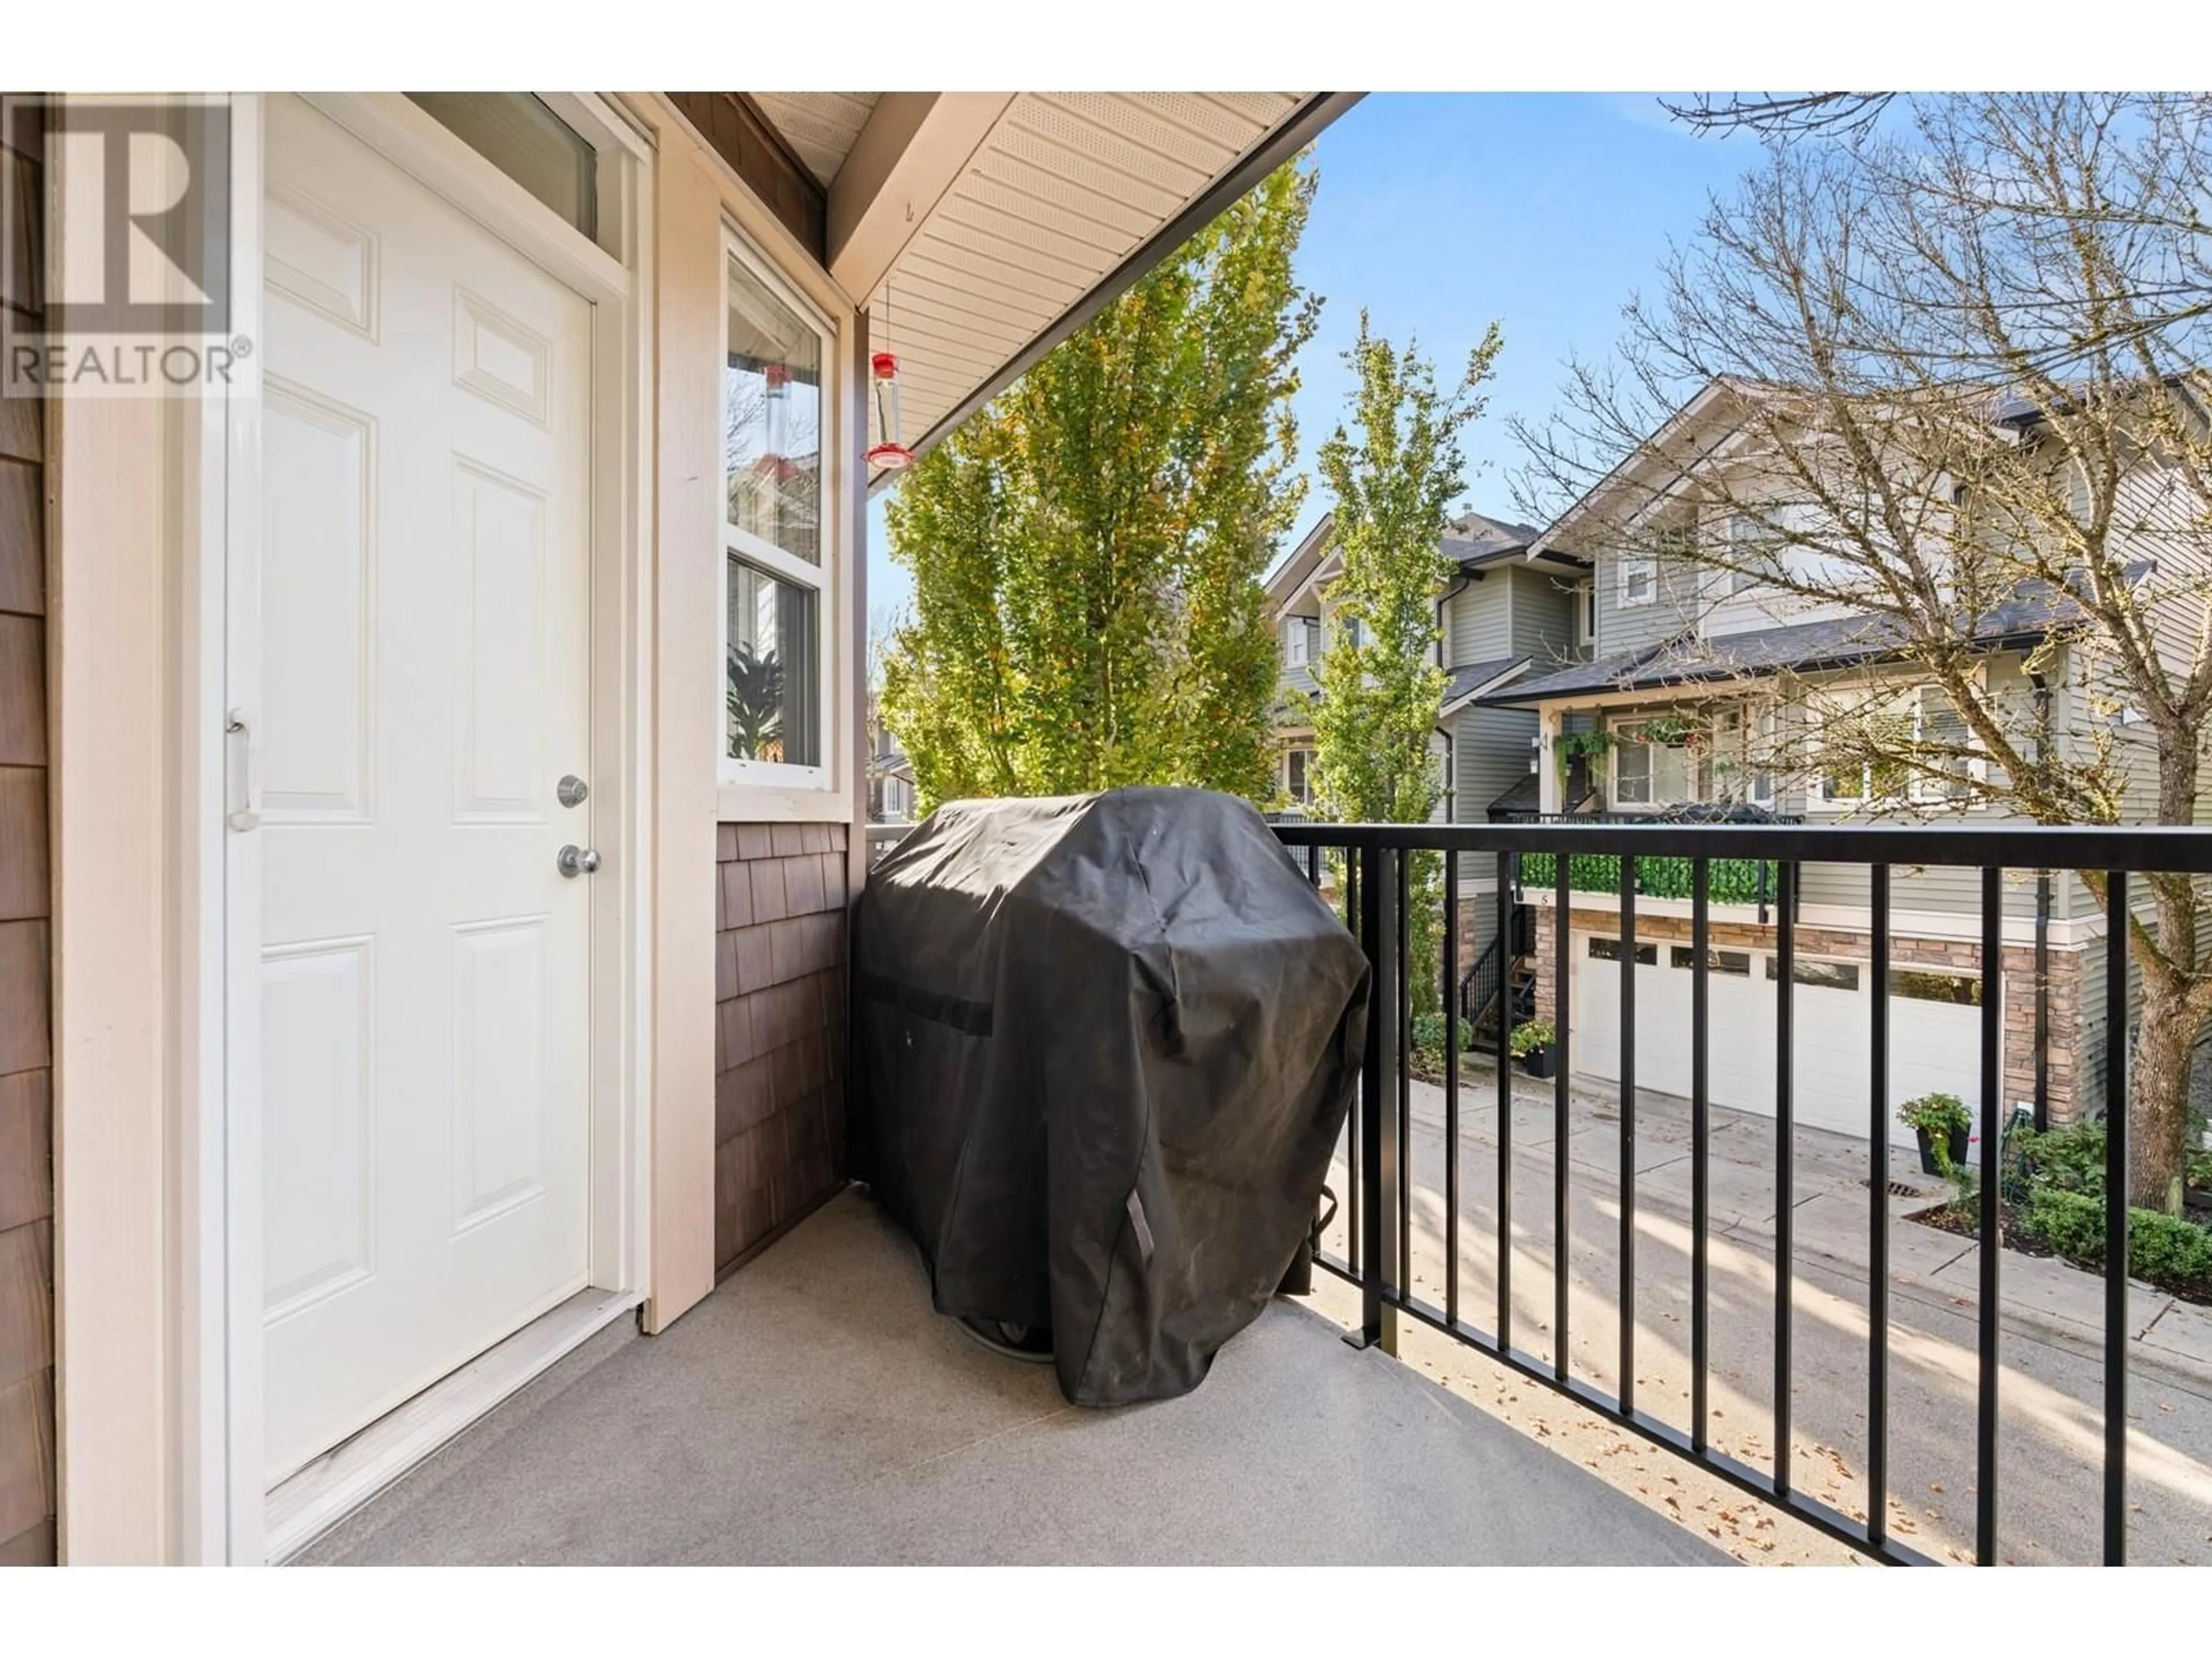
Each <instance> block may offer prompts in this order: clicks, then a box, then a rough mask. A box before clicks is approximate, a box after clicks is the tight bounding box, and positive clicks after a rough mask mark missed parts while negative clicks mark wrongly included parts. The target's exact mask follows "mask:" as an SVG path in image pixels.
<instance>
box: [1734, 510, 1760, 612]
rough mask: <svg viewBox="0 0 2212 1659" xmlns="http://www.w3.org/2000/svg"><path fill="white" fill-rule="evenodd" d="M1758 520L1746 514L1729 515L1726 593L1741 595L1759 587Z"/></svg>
mask: <svg viewBox="0 0 2212 1659" xmlns="http://www.w3.org/2000/svg"><path fill="white" fill-rule="evenodd" d="M1756 586H1759V520H1756V519H1754V518H1753V517H1752V516H1751V514H1750V513H1730V514H1729V573H1728V591H1729V592H1730V593H1741V592H1745V591H1746V590H1747V589H1749V588H1753V587H1756Z"/></svg>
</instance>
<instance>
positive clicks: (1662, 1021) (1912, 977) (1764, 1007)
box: [1570, 933, 1981, 1146]
mask: <svg viewBox="0 0 2212 1659" xmlns="http://www.w3.org/2000/svg"><path fill="white" fill-rule="evenodd" d="M1575 938H1576V948H1575V956H1574V994H1573V1007H1574V1025H1573V1028H1572V1030H1571V1039H1572V1047H1571V1050H1570V1053H1571V1059H1572V1063H1573V1066H1574V1069H1575V1072H1576V1073H1577V1075H1578V1076H1583V1077H1589V1078H1595V1079H1603V1080H1605V1081H1607V1082H1618V1081H1619V1080H1620V940H1619V939H1611V938H1607V937H1605V936H1603V935H1599V934H1580V933H1578V934H1577V935H1576V936H1575ZM1691 960H1692V957H1691V951H1690V949H1689V947H1688V946H1687V945H1676V944H1674V943H1672V942H1670V941H1667V940H1656V941H1644V942H1641V943H1639V944H1638V945H1637V947H1636V1083H1637V1086H1638V1088H1639V1089H1652V1090H1656V1091H1659V1092H1661V1093H1662V1094H1671V1095H1680V1096H1683V1097H1687V1096H1688V1095H1689V1092H1690V1048H1691V1038H1692V1021H1691V1008H1690V981H1691V973H1690V963H1691ZM1774 976H1775V958H1774V957H1773V956H1772V955H1771V953H1769V952H1767V951H1739V950H1715V951H1713V952H1712V955H1711V966H1710V968H1709V969H1708V972H1707V975H1706V984H1707V986H1708V987H1709V994H1710V997H1711V1011H1710V1022H1711V1023H1710V1036H1709V1040H1708V1044H1707V1055H1708V1062H1707V1079H1708V1087H1709V1089H1710V1091H1711V1099H1712V1101H1713V1103H1715V1104H1716V1105H1720V1106H1730V1107H1735V1108H1736V1109H1740V1110H1743V1111H1751V1112H1760V1113H1765V1114H1767V1115H1772V1113H1773V1111H1774V1085H1775V1074H1776V1065H1775V1048H1774ZM1796 981H1797V984H1796V996H1795V997H1794V998H1793V999H1792V1012H1793V1014H1794V1016H1795V1019H1796V1045H1795V1047H1796V1056H1795V1060H1794V1063H1793V1065H1792V1067H1791V1079H1792V1084H1791V1086H1792V1095H1793V1098H1794V1101H1795V1104H1796V1120H1797V1121H1798V1122H1800V1123H1802V1124H1808V1125H1810V1126H1812V1127H1815V1128H1820V1129H1832V1130H1834V1131H1835V1132H1837V1133H1840V1134H1848V1135H1856V1136H1858V1137H1860V1138H1862V1139H1863V1138H1864V1137H1865V1135H1866V1133H1867V1131H1868V1128H1869V1112H1868V1105H1867V1091H1868V1085H1869V1076H1868V1073H1869V1066H1870V1065H1871V1058H1870V1054H1869V999H1870V995H1871V991H1870V981H1871V975H1870V973H1869V969H1868V966H1867V964H1866V963H1863V962H1848V961H1831V960H1828V959H1826V958H1822V957H1805V956H1803V955H1800V956H1799V957H1798V958H1797V963H1796ZM1980 991H1981V987H1980V982H1979V981H1978V980H1977V979H1975V978H1974V977H1972V975H1960V974H1948V973H1932V972H1929V971H1925V970H1923V969H1911V970H1907V969H1899V968H1896V967H1893V968H1892V969H1891V970H1890V1016H1889V1018H1890V1044H1889V1050H1890V1087H1889V1103H1890V1108H1891V1109H1889V1110H1888V1111H1886V1112H1885V1113H1884V1114H1883V1118H1884V1121H1885V1122H1886V1123H1887V1126H1888V1133H1889V1138H1890V1139H1891V1140H1893V1141H1894V1142H1897V1143H1899V1144H1900V1145H1905V1146H1910V1145H1911V1143H1912V1132H1911V1130H1909V1129H1907V1128H1905V1126H1904V1125H1902V1124H1900V1123H1899V1122H1898V1121H1897V1119H1896V1114H1895V1106H1896V1104H1897V1103H1898V1102H1899V1101H1904V1100H1909V1099H1911V1098H1912V1097H1914V1096H1916V1095H1921V1094H1925V1093H1928V1092H1929V1091H1932V1090H1942V1091H1945V1092H1947V1093H1949V1094H1954V1095H1956V1096H1958V1097H1959V1098H1960V1099H1961V1100H1963V1101H1964V1102H1966V1105H1967V1107H1968V1109H1971V1110H1977V1111H1978V1109H1979V1106H1980V1102H1981V1082H1980V1061H1979V1059H1978V1055H1979V1054H1980V1031H1981V1009H1980Z"/></svg>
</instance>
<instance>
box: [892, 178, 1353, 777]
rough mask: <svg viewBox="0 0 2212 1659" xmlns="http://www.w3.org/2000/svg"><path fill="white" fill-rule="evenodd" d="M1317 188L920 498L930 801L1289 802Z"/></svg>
mask: <svg viewBox="0 0 2212 1659" xmlns="http://www.w3.org/2000/svg"><path fill="white" fill-rule="evenodd" d="M1314 185H1315V174H1314V173H1313V171H1312V170H1311V168H1310V167H1308V166H1305V165H1303V164H1302V163H1292V164H1290V165H1288V166H1285V167H1282V168H1279V169H1278V170H1277V171H1276V172H1275V173H1273V174H1271V175H1270V176H1269V177H1268V178H1267V179H1266V180H1265V181H1263V182H1262V183H1261V184H1260V185H1257V186H1256V187H1255V188H1254V189H1253V190H1252V191H1250V192H1249V194H1248V195H1247V196H1245V197H1243V200H1241V201H1239V202H1238V203H1237V204H1236V205H1235V206H1233V207H1231V208H1230V209H1229V210H1227V211H1226V212H1225V213H1224V214H1223V215H1222V216H1220V217H1219V218H1218V219H1217V220H1215V221H1214V222H1213V223H1212V224H1211V225H1210V226H1208V227H1207V228H1206V229H1204V230H1202V231H1200V233H1199V234H1197V235H1195V236H1194V237H1193V238H1192V239H1191V240H1189V241H1188V243H1186V244H1185V245H1184V246H1183V247H1182V250H1181V251H1180V252H1178V253H1177V254H1176V256H1175V257H1174V258H1171V259H1170V260H1169V261H1167V262H1166V263H1165V264H1163V265H1161V266H1160V267H1159V268H1158V270H1154V271H1153V272H1152V273H1151V274H1150V275H1149V276H1146V277H1145V278H1144V279H1143V280H1142V281H1141V282H1139V283H1137V284H1136V286H1135V287H1133V288H1132V289H1130V290H1129V292H1128V293H1127V294H1125V295H1122V296H1121V298H1120V299H1118V300H1116V301H1115V302H1114V303H1113V304H1112V305H1111V306H1109V307H1107V308H1106V310H1105V311H1104V312H1103V313H1102V314H1101V315H1100V316H1099V317H1097V319H1094V320H1093V321H1092V322H1091V323H1089V324H1087V325H1085V327H1084V328H1082V329H1081V330H1079V331H1078V332H1076V333H1075V334H1074V335H1073V336H1072V337H1070V338H1069V339H1068V340H1067V341H1066V343H1063V344H1062V345H1061V346H1060V347H1059V348H1058V349H1056V350H1054V352H1052V353H1051V355H1049V356H1047V357H1046V358H1045V359H1044V360H1043V361H1042V362H1040V363H1039V364H1038V365H1037V366H1036V368H1032V369H1031V370H1030V372H1029V373H1028V374H1025V375H1024V376H1023V377H1022V379H1021V380H1019V381H1018V382H1016V384H1015V385H1014V386H1012V387H1010V388H1009V389H1008V390H1007V391H1006V392H1005V393H1004V394H1003V395H1001V396H1000V397H999V398H996V399H994V401H993V402H992V403H991V404H990V405H989V406H988V407H987V408H986V409H984V410H982V411H981V412H980V413H979V414H977V415H976V416H975V417H974V418H972V419H970V420H969V422H966V424H964V425H963V427H961V428H960V429H959V430H958V431H957V432H955V433H954V434H953V435H951V437H950V438H948V439H947V440H946V441H945V442H944V443H943V444H941V445H939V447H937V448H936V449H935V450H933V452H932V453H930V454H929V455H928V456H927V457H925V458H924V459H923V460H922V461H921V464H920V465H917V466H916V467H915V469H914V471H912V472H911V473H910V474H908V477H907V478H906V480H905V481H904V482H903V483H902V484H901V486H900V488H899V492H898V495H897V498H896V500H895V501H893V502H892V503H891V506H890V512H889V514H888V520H889V525H890V542H891V556H892V557H893V558H895V559H896V560H897V561H898V562H900V563H902V564H903V565H905V566H906V567H907V568H908V569H909V570H911V571H912V572H913V573H914V582H915V604H914V611H913V615H912V617H911V618H910V619H909V620H908V621H907V622H906V623H904V624H903V625H902V626H901V627H900V628H899V629H897V630H896V633H895V635H893V637H892V639H891V641H890V645H889V648H888V649H887V650H886V652H885V653H884V665H883V675H884V714H885V717H886V719H887V720H889V722H890V726H891V729H892V730H893V731H895V732H897V734H898V736H899V738H900V740H901V742H902V744H904V746H905V749H906V751H907V753H908V756H909V757H911V758H912V760H913V763H914V769H915V782H916V784H917V786H918V788H919V791H920V793H921V799H922V804H923V805H924V806H925V807H927V806H930V805H935V804H936V803H937V802H939V801H942V800H947V799H959V798H963V797H969V796H979V795H1035V794H1062V793H1079V792H1082V791H1087V790H1093V789H1107V788H1114V787H1119V786H1121V785H1126V784H1137V783H1180V784H1193V785H1197V786H1200V787H1206V788H1212V789H1222V790H1227V791H1230V792H1231V793H1237V794H1243V795H1246V796H1249V797H1252V798H1255V799H1259V798H1263V797H1265V796H1267V794H1268V793H1271V791H1272V779H1273V766H1274V756H1273V744H1272V740H1271V736H1270V732H1271V719H1270V711H1271V704H1272V702H1273V693H1274V687H1275V678H1276V673H1277V668H1278V665H1277V660H1276V647H1275V641H1274V636H1273V630H1272V629H1271V628H1270V626H1269V624H1268V621H1267V613H1266V607H1265V596H1264V592H1263V590H1262V587H1261V578H1262V576H1263V575H1264V574H1265V572H1266V570H1267V567H1268V565H1269V564H1270V563H1272V562H1273V558H1274V554H1275V550H1276V548H1277V545H1278V544H1279V541H1280V539H1281V538H1282V535H1283V533H1284V532H1285V531H1286V530H1287V529H1288V528H1289V527H1290V525H1291V521H1292V520H1293V519H1294V518H1295V517H1296V516H1297V509H1298V506H1299V504H1300V502H1301V501H1303V499H1304V480H1303V479H1302V478H1301V477H1297V475H1296V474H1295V472H1294V471H1293V470H1292V461H1293V459H1294V458H1295V456H1296V453H1297V428H1296V427H1295V424H1294V423H1293V422H1292V419H1291V411H1290V403H1291V397H1292V395H1293V394H1294V393H1295V392H1297V386H1298V376H1297V370H1296V369H1295V368H1294V367H1293V363H1294V361H1295V359H1296V357H1297V351H1298V349H1299V348H1300V347H1301V346H1303V345H1304V343H1306V341H1307V340H1308V339H1309V338H1310V337H1312V334H1313V330H1314V325H1315V320H1316V315H1317V313H1318V311H1319V308H1320V301H1319V300H1318V299H1317V298H1316V297H1314V296H1313V295H1310V294H1308V293H1307V292H1306V291H1305V290H1304V289H1302V288H1300V287H1299V286H1298V284H1297V282H1296V280H1295V278H1294V276H1293V273H1292V270H1291V258H1292V255H1293V254H1294V253H1295V252H1296V250H1297V243H1298V238H1299V235H1300V234H1301V233H1302V232H1303V231H1304V228H1305V222H1306V216H1307V213H1308V210H1310V206H1311V204H1312V201H1313V192H1314Z"/></svg>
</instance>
